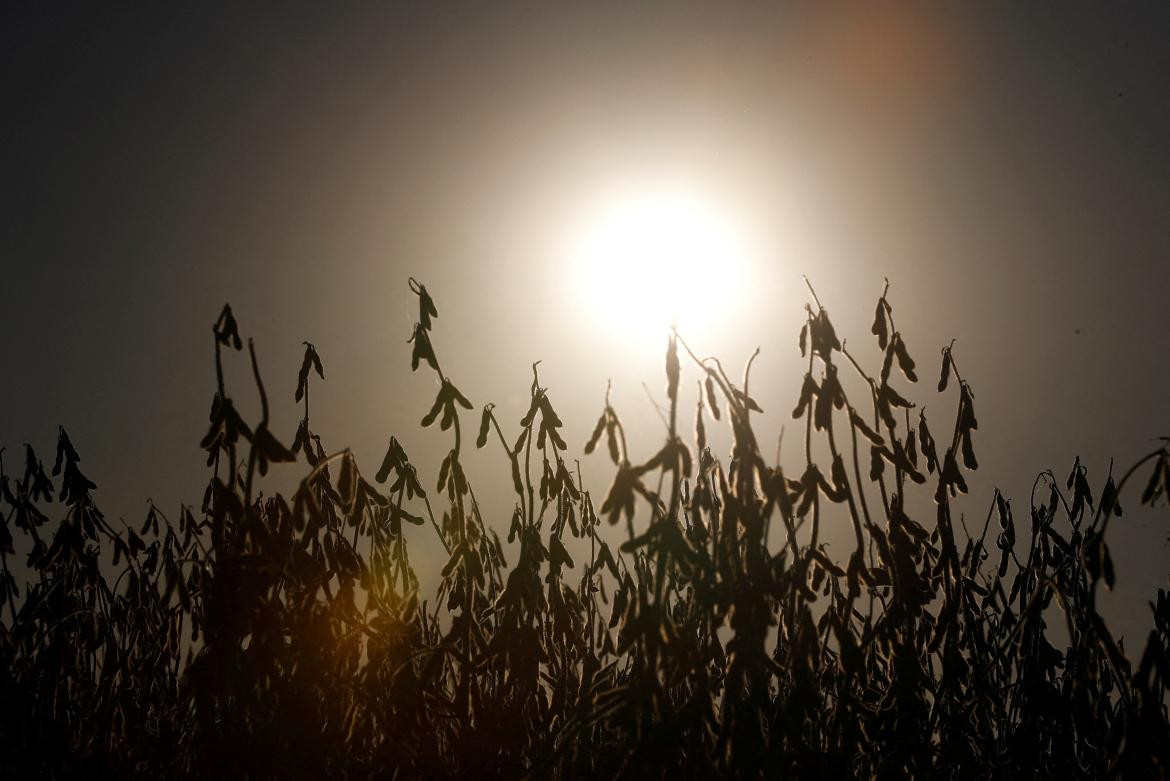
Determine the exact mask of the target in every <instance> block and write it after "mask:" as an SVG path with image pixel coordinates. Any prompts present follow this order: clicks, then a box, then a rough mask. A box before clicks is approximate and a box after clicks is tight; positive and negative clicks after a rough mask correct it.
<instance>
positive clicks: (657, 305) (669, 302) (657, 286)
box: [572, 190, 747, 342]
mask: <svg viewBox="0 0 1170 781" xmlns="http://www.w3.org/2000/svg"><path fill="white" fill-rule="evenodd" d="M572 259H573V266H574V272H575V275H574V283H575V295H576V296H578V297H579V300H580V301H581V303H582V305H583V306H584V307H585V309H586V310H587V311H588V312H589V314H590V319H591V320H592V321H593V322H595V323H596V324H598V325H601V326H603V327H605V328H606V329H607V330H609V331H611V333H613V334H614V335H617V336H620V337H622V338H623V339H627V340H634V341H636V342H644V341H646V340H648V339H653V340H654V341H657V340H659V339H661V338H662V336H663V335H664V333H665V332H666V330H667V329H668V328H669V327H670V326H671V325H672V324H677V325H678V327H679V330H680V331H681V332H682V333H683V334H684V335H686V336H693V337H710V336H712V335H713V334H712V331H713V330H714V329H716V328H717V326H718V324H719V323H720V322H721V321H723V320H725V319H726V318H730V317H734V314H735V309H736V306H737V304H738V303H741V299H742V294H743V292H744V290H743V288H744V268H745V265H746V260H747V259H746V250H745V245H744V242H743V238H742V231H741V230H737V226H736V223H735V221H734V219H733V218H732V216H731V215H730V214H729V213H728V212H727V210H724V209H721V208H720V207H719V205H718V204H716V203H713V202H711V201H709V200H707V199H704V198H703V197H701V196H699V195H697V194H694V193H690V192H686V191H682V190H669V191H651V192H639V193H634V194H626V195H623V196H619V197H615V198H612V199H610V200H608V201H607V202H606V203H604V204H603V205H602V206H601V208H599V209H597V210H596V211H595V212H594V213H593V214H591V215H590V216H589V218H588V219H587V220H586V221H585V224H584V225H583V226H582V228H581V229H580V233H579V235H578V240H577V242H576V244H575V246H574V248H573V258H572Z"/></svg>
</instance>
